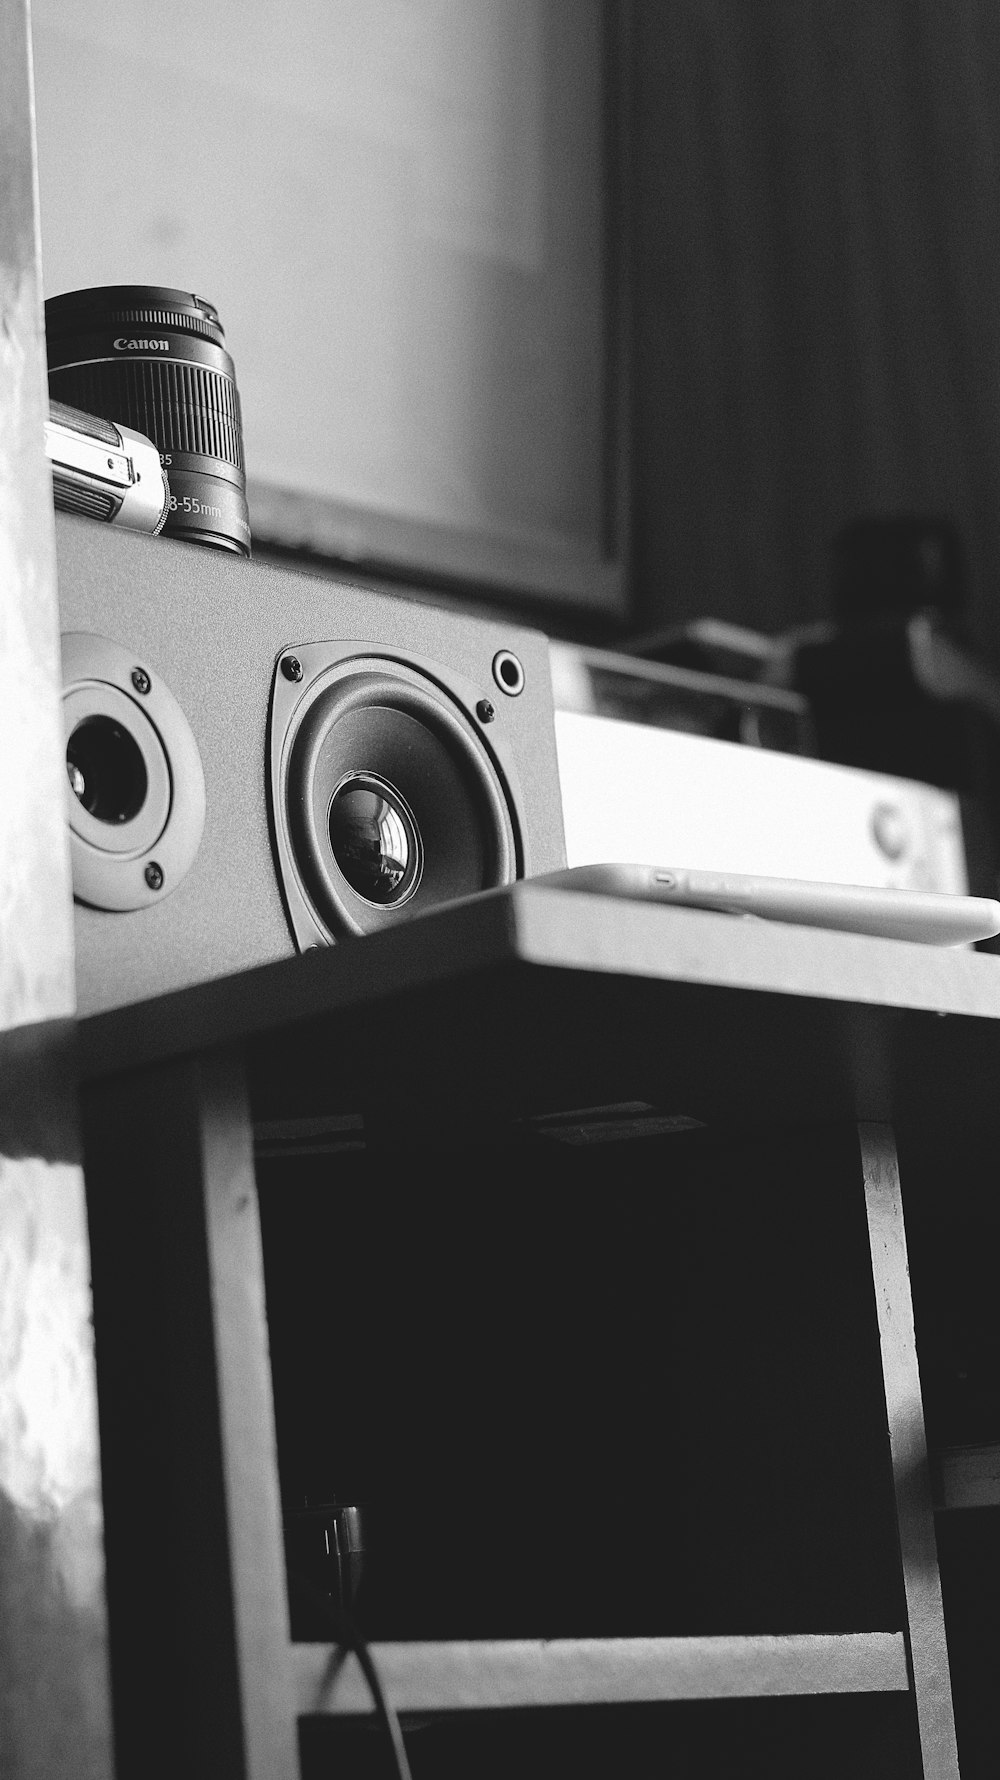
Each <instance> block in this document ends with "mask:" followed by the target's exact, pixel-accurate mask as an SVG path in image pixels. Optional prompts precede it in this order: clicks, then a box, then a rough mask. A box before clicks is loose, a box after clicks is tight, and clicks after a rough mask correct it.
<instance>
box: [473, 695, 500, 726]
mask: <svg viewBox="0 0 1000 1780" xmlns="http://www.w3.org/2000/svg"><path fill="white" fill-rule="evenodd" d="M496 714H497V713H496V706H495V705H491V704H490V701H489V699H488V698H481V699H480V700H479V703H478V705H477V706H476V716H477V717H478V718H479V721H480V723H492V722H493V719H494V717H495V716H496Z"/></svg>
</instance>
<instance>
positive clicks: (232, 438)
mask: <svg viewBox="0 0 1000 1780" xmlns="http://www.w3.org/2000/svg"><path fill="white" fill-rule="evenodd" d="M57 381H58V384H59V395H60V397H61V398H62V399H68V400H71V401H72V402H73V403H74V404H75V405H76V406H77V407H79V408H83V409H87V410H92V411H94V412H97V413H102V412H103V413H105V414H106V413H108V412H109V411H110V410H113V411H114V413H115V414H116V416H117V418H118V419H119V420H121V421H123V422H124V424H125V425H126V426H131V427H134V428H135V430H136V431H137V432H140V433H145V434H146V435H147V437H148V438H150V439H152V440H153V442H154V444H155V445H157V446H158V447H159V449H160V451H171V452H173V451H186V452H191V453H195V454H198V455H201V456H203V457H214V458H218V459H219V460H220V461H221V462H223V463H227V464H231V465H232V466H233V468H234V469H236V470H238V471H240V473H241V474H242V472H243V468H244V465H243V436H242V426H241V417H240V398H239V392H238V390H237V388H236V385H235V384H234V383H233V382H232V381H231V379H230V378H228V377H225V376H223V375H222V373H221V372H219V371H213V370H211V369H210V368H208V367H207V366H205V365H186V364H182V363H178V362H177V361H175V362H174V363H173V364H164V363H163V362H162V360H151V361H149V362H142V363H140V362H137V361H136V360H135V359H130V360H129V361H128V362H122V363H117V362H116V363H112V364H107V363H104V364H95V365H72V366H67V367H66V369H65V370H60V369H59V368H58V367H56V368H54V369H53V370H52V372H51V373H50V377H49V382H50V387H51V386H52V385H53V384H54V383H56V382H57Z"/></svg>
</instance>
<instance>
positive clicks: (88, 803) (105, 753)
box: [66, 717, 149, 823]
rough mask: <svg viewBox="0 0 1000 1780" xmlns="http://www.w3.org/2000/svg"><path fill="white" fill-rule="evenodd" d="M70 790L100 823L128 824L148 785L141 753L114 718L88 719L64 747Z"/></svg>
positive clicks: (141, 804) (144, 796) (136, 812)
mask: <svg viewBox="0 0 1000 1780" xmlns="http://www.w3.org/2000/svg"><path fill="white" fill-rule="evenodd" d="M66 771H67V773H68V774H69V782H70V786H71V788H72V790H73V792H74V794H75V795H76V796H77V797H78V798H79V800H80V802H81V803H82V805H83V807H84V809H85V810H87V811H89V813H90V815H92V816H96V818H97V820H98V821H99V822H109V823H121V822H131V821H132V819H133V817H135V816H137V815H138V813H139V811H140V810H141V809H142V806H143V804H144V803H145V801H146V789H147V786H148V784H149V779H148V775H147V773H146V766H145V762H144V761H143V758H142V751H141V749H140V748H139V747H138V746H137V745H136V743H135V741H134V740H133V738H132V737H131V736H130V735H129V733H128V730H127V729H123V728H122V725H121V724H120V723H116V722H115V721H114V718H113V717H88V718H86V719H85V721H84V722H83V723H78V724H77V727H76V728H75V729H74V731H73V733H72V735H71V736H70V738H69V741H68V742H67V743H66Z"/></svg>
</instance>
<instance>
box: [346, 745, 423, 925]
mask: <svg viewBox="0 0 1000 1780" xmlns="http://www.w3.org/2000/svg"><path fill="white" fill-rule="evenodd" d="M329 828H330V845H331V847H332V848H333V856H334V859H335V860H336V861H337V864H338V866H339V867H340V870H341V871H342V872H343V874H344V876H345V878H346V879H347V882H348V883H349V884H350V886H351V889H352V890H354V891H356V892H357V894H358V895H359V896H363V897H364V899H365V901H366V902H372V903H375V904H376V905H377V906H378V907H379V908H387V907H389V906H390V905H391V906H393V907H395V906H397V905H398V904H399V903H401V902H405V901H406V900H407V898H408V897H410V896H412V894H413V892H414V890H415V889H416V887H417V885H418V883H419V882H420V871H421V865H422V862H423V860H422V855H423V849H422V848H421V845H420V835H419V832H418V830H417V825H416V823H415V821H414V819H413V815H412V813H411V811H410V809H409V807H408V805H407V803H406V801H405V799H404V798H403V797H402V796H401V794H400V793H399V792H398V791H397V790H396V788H395V786H394V785H390V784H389V781H388V779H383V778H380V777H379V775H378V774H377V773H349V774H348V775H347V777H346V778H344V779H342V780H341V782H340V784H339V785H338V786H337V789H336V790H335V792H334V794H333V796H332V798H331V799H330V816H329Z"/></svg>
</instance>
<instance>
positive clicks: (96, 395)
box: [45, 284, 250, 556]
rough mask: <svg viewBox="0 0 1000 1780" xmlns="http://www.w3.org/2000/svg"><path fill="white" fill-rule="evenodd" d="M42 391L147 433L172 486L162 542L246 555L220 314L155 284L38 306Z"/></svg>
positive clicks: (238, 435)
mask: <svg viewBox="0 0 1000 1780" xmlns="http://www.w3.org/2000/svg"><path fill="white" fill-rule="evenodd" d="M45 336H46V347H47V350H48V361H49V394H50V396H51V397H52V398H53V399H54V400H56V401H60V402H68V403H69V404H70V406H71V407H75V408H82V409H83V410H84V411H85V412H86V413H89V414H97V415H100V416H101V417H102V418H103V419H104V420H111V421H118V422H121V423H123V424H124V425H126V426H130V427H133V428H134V429H135V431H136V432H140V433H145V434H146V437H147V438H149V439H152V441H153V443H154V445H156V446H157V448H158V450H159V453H160V461H161V463H162V464H163V467H164V470H165V471H166V474H167V480H168V482H169V484H170V513H169V517H168V519H167V522H166V525H165V526H164V528H163V530H164V534H165V536H167V537H174V538H184V539H186V540H187V541H188V542H189V543H195V544H209V545H213V546H215V548H217V549H220V550H233V551H237V552H239V554H240V555H241V556H249V555H250V519H249V513H248V509H247V499H246V469H245V466H244V459H243V426H242V419H241V415H240V398H239V391H238V390H237V388H236V377H235V372H234V368H233V361H232V359H231V358H230V356H229V354H228V352H227V351H226V348H225V335H224V333H223V329H222V324H221V322H220V320H219V314H218V310H217V309H215V308H214V306H213V305H212V304H211V303H207V302H206V301H205V299H204V298H203V297H196V296H194V295H192V293H191V292H189V291H180V290H170V289H168V288H166V287H164V286H160V285H146V284H116V285H106V286H102V287H101V288H99V289H95V290H79V291H69V292H67V293H66V294H65V295H64V296H59V297H50V298H49V300H48V302H47V303H46V305H45Z"/></svg>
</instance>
